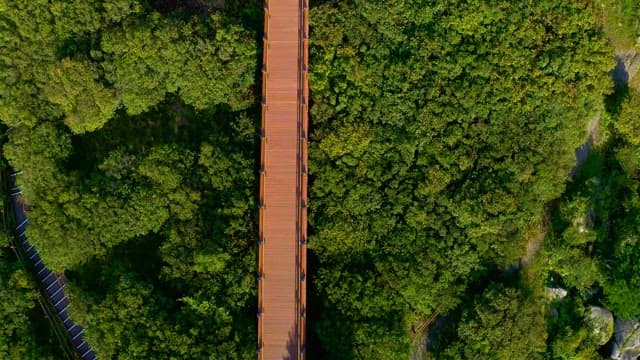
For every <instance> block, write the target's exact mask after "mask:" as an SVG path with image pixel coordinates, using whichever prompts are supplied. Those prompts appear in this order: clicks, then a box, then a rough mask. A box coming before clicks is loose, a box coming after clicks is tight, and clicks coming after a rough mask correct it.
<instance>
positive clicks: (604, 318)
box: [586, 306, 613, 345]
mask: <svg viewBox="0 0 640 360" xmlns="http://www.w3.org/2000/svg"><path fill="white" fill-rule="evenodd" d="M586 320H587V323H588V324H589V327H590V328H591V331H592V332H593V335H594V336H595V337H596V339H598V345H604V344H606V343H607V342H608V341H609V339H611V335H613V314H612V313H611V311H609V310H607V309H605V308H602V307H598V306H591V307H589V311H588V312H587V317H586Z"/></svg>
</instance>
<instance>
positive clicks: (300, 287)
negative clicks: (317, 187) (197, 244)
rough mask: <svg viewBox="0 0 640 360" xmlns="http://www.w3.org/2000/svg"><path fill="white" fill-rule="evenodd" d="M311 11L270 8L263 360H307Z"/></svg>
mask: <svg viewBox="0 0 640 360" xmlns="http://www.w3.org/2000/svg"><path fill="white" fill-rule="evenodd" d="M307 7H308V6H307V3H306V0H271V1H269V0H265V25H264V27H265V41H264V55H263V62H264V64H263V65H264V72H263V86H262V89H263V94H262V95H263V102H264V103H263V107H262V112H263V113H262V134H264V137H263V139H262V144H261V169H262V171H261V175H260V202H261V204H262V206H261V209H260V220H259V221H260V226H259V231H260V234H259V235H260V239H261V240H262V243H261V245H260V250H259V260H258V266H259V273H260V274H261V280H260V281H259V285H258V303H259V307H260V309H259V314H260V316H259V318H258V319H259V320H258V342H259V343H258V346H259V352H258V354H259V355H258V358H259V359H267V360H280V359H304V357H305V356H304V351H305V348H304V345H305V323H304V317H303V316H302V314H303V313H304V311H305V309H306V286H305V281H303V280H302V279H303V277H304V275H303V274H305V273H306V243H304V242H302V243H301V239H305V240H306V228H307V225H306V221H307V214H306V208H305V207H304V206H303V204H306V198H307V194H306V193H307V185H306V184H307V177H306V176H307V175H306V172H302V171H301V169H303V168H305V169H306V166H307V159H306V156H307V148H306V146H307V144H306V140H305V138H304V137H305V136H306V135H305V134H306V132H307V127H308V125H307V122H308V115H307V108H306V106H305V105H303V104H306V103H307V102H308V101H307V98H308V85H307V77H306V69H307V66H308V65H307V63H308V62H307V59H308V50H307V41H306V40H305V37H306V35H305V34H307V33H308V19H307V13H308V11H307ZM301 64H304V65H301Z"/></svg>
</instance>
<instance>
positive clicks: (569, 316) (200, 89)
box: [0, 0, 640, 360]
mask: <svg viewBox="0 0 640 360" xmlns="http://www.w3.org/2000/svg"><path fill="white" fill-rule="evenodd" d="M218 3H219V2H218V1H207V0H188V1H171V0H151V1H146V0H145V1H142V0H105V1H98V0H72V1H64V0H49V1H44V2H43V1H14V0H0V120H1V121H2V123H4V124H5V125H6V126H8V127H9V128H10V129H9V130H8V132H7V143H6V144H5V145H4V146H3V156H4V157H5V158H6V159H7V160H8V161H9V163H10V164H11V166H13V167H14V168H16V169H20V170H22V171H23V173H22V175H20V176H19V177H18V182H19V184H20V185H21V187H22V189H23V193H24V196H25V198H26V200H27V201H28V202H29V205H30V213H29V216H30V218H31V222H30V223H29V226H28V230H27V235H28V236H29V238H30V240H31V241H32V242H33V243H34V244H35V245H36V246H37V248H38V249H39V251H40V252H41V254H42V258H43V260H44V261H45V262H46V263H47V265H48V266H50V267H52V268H53V269H54V270H56V271H57V272H60V273H64V274H65V275H66V277H67V278H68V280H69V284H68V287H67V291H68V293H69V295H70V297H71V300H72V307H71V308H70V312H71V315H72V316H73V318H74V319H76V320H77V321H78V322H79V323H80V324H81V325H83V326H84V327H85V328H86V338H87V339H88V341H89V342H90V343H91V344H92V346H93V347H94V348H95V350H96V352H97V354H98V356H99V357H100V358H101V359H172V358H173V359H249V358H254V357H255V343H256V328H255V327H256V321H255V317H254V313H255V305H256V281H255V278H254V274H255V269H256V252H255V245H254V244H255V240H256V235H257V234H256V228H257V224H256V222H257V218H256V211H255V207H256V191H257V188H258V184H257V172H256V170H257V164H256V160H257V159H258V154H257V150H258V137H257V131H256V130H257V127H258V124H259V105H258V99H259V96H258V95H259V94H257V91H258V90H259V86H257V84H258V83H259V82H258V81H257V80H258V76H259V70H258V64H260V62H261V59H260V58H261V55H260V50H259V46H258V44H259V38H260V31H261V27H262V20H263V19H262V12H261V11H262V10H261V8H260V4H261V2H260V1H257V0H256V1H250V2H243V1H232V0H228V1H226V2H225V8H224V9H217V8H215V7H214V4H218ZM311 5H312V6H313V8H312V9H311V12H310V19H311V49H310V50H311V64H310V78H309V79H310V85H311V97H312V104H311V105H312V107H311V116H312V125H313V127H312V133H311V148H310V164H309V169H310V172H311V184H310V185H311V190H310V192H311V193H310V196H311V199H310V203H309V205H310V209H311V213H310V223H311V231H312V234H311V238H310V249H311V250H310V251H311V252H312V256H311V258H312V259H314V262H313V263H312V265H313V266H315V265H316V260H317V268H316V267H313V266H312V267H311V271H312V274H311V275H312V276H310V279H311V280H312V285H313V286H312V287H311V288H310V291H312V293H311V294H310V295H311V300H312V301H311V303H312V304H313V305H314V306H315V308H311V309H309V310H310V315H311V317H310V320H311V321H310V333H311V335H312V336H311V337H312V338H313V339H316V338H317V340H318V342H319V343H313V344H310V346H311V347H310V348H309V354H310V355H311V356H314V355H315V356H316V357H318V358H323V359H324V358H326V359H371V360H374V359H384V360H391V359H406V358H408V356H410V354H411V352H412V348H413V346H414V339H415V338H416V337H419V335H421V334H415V333H414V332H415V331H416V329H419V328H420V324H421V323H423V322H424V321H425V320H426V319H427V318H429V316H430V315H431V314H434V313H440V314H443V315H444V314H446V316H445V317H444V318H443V319H444V321H442V322H441V323H439V325H438V327H437V328H436V327H434V328H435V329H433V334H432V336H431V338H432V340H433V344H432V348H431V356H433V357H435V358H443V359H500V360H501V359H543V358H554V359H594V358H597V356H598V355H597V354H596V350H597V348H598V344H597V342H596V341H595V339H594V336H593V335H592V334H591V331H590V330H589V328H588V326H589V325H588V324H587V322H586V320H585V315H584V314H585V312H586V309H587V307H588V306H589V305H600V306H605V307H608V308H609V309H611V310H612V311H613V312H614V314H615V315H616V316H617V317H621V318H633V317H637V316H640V305H638V302H637V301H634V299H637V298H638V296H639V295H640V293H639V290H638V289H640V272H638V269H637V264H636V262H635V259H637V258H638V254H640V247H639V246H640V245H638V242H637V241H636V240H637V236H638V233H639V230H640V223H638V218H639V216H638V215H640V199H639V198H638V186H639V185H640V183H639V180H638V179H639V177H638V169H639V168H640V161H639V160H638V159H639V158H640V150H639V149H640V148H639V146H640V123H639V122H638V117H639V116H640V113H639V111H640V110H638V109H640V96H639V95H638V94H635V93H618V95H617V97H616V100H612V101H611V103H610V104H609V107H608V108H607V112H606V113H605V114H604V115H602V117H603V119H604V120H603V121H604V126H603V128H606V129H607V131H606V135H607V137H606V141H605V142H603V143H602V144H600V145H598V147H597V149H596V150H597V151H596V153H595V155H593V156H592V157H591V158H590V159H589V160H588V162H587V164H585V165H584V169H583V170H582V171H581V172H579V173H578V176H577V177H575V178H574V179H573V180H572V182H570V183H569V185H568V188H567V191H566V192H565V184H566V183H567V180H568V179H569V178H570V176H569V174H570V173H571V171H572V168H573V167H574V165H575V154H574V151H575V149H576V148H577V147H578V146H579V145H580V144H581V143H582V142H583V141H584V138H585V136H586V130H587V127H588V124H589V122H590V121H591V120H592V119H594V118H595V117H597V116H599V115H601V114H602V113H603V111H604V104H603V99H604V97H605V95H607V94H608V93H609V92H610V91H611V90H612V83H611V81H610V79H609V75H608V72H609V70H610V69H611V68H612V67H613V65H614V62H613V59H612V48H611V47H610V45H609V44H608V43H607V35H605V34H604V33H603V29H604V30H607V31H608V37H609V38H611V39H613V43H614V45H619V44H620V43H616V41H618V42H620V41H623V40H620V39H624V41H627V42H629V41H632V40H633V39H634V37H636V36H638V35H639V34H638V29H637V27H636V25H635V24H636V23H637V17H638V15H639V14H638V11H639V10H638V7H637V6H636V4H635V2H634V1H621V2H616V1H609V0H601V1H600V0H597V1H596V0H567V1H552V0H544V1H528V0H527V1H509V0H490V1H480V0H470V1H467V0H465V1H462V0H447V1H444V0H412V1H381V0H368V1H365V0H351V1H338V0H327V1H316V2H314V1H311ZM616 24H620V25H619V26H618V25H616ZM613 25H616V26H617V27H615V26H613ZM630 39H631V40H630ZM559 197H561V198H560V200H558V201H557V202H555V203H553V204H555V207H553V206H552V208H553V209H554V211H553V216H552V221H551V222H550V224H549V230H550V232H549V235H548V236H547V238H546V239H545V242H544V245H542V247H541V249H540V252H539V254H538V256H537V257H536V258H535V259H529V260H531V262H530V263H529V264H528V265H527V266H526V267H525V269H524V270H522V271H517V269H516V268H515V267H514V268H512V269H511V270H508V271H507V270H505V269H508V268H509V266H510V265H511V264H515V263H517V261H518V259H520V258H523V257H525V254H526V253H527V245H531V244H532V243H535V239H536V238H537V237H538V235H539V233H540V231H539V230H540V229H539V227H540V225H541V224H542V223H543V221H542V218H544V216H543V214H544V212H545V206H547V205H548V204H549V202H551V201H553V200H554V199H558V198H559ZM528 255H531V254H527V256H528ZM6 259H8V258H7V257H4V258H2V259H0V281H1V282H2V284H3V287H2V288H0V299H4V300H3V303H5V304H9V306H6V307H5V309H4V312H3V313H2V314H1V315H2V317H1V319H3V320H4V319H5V318H7V319H10V321H6V322H3V324H2V327H1V329H2V330H1V331H3V332H2V333H0V358H3V359H4V358H8V359H13V358H16V359H22V358H25V359H30V358H38V359H40V358H44V359H46V358H58V357H59V356H58V355H59V354H57V353H55V348H54V345H52V344H53V338H52V337H51V336H50V334H47V330H46V328H43V326H42V325H41V322H42V319H41V318H40V322H38V321H31V320H36V318H37V317H38V315H39V314H38V312H37V311H36V310H37V309H36V304H37V303H35V302H34V299H35V295H34V293H33V292H32V291H31V288H30V287H29V286H27V283H26V279H27V276H26V274H25V273H24V272H23V270H19V269H18V267H17V265H16V264H14V263H13V262H11V261H7V260H6ZM551 285H553V286H562V287H564V288H566V289H567V290H568V291H569V295H568V297H567V299H566V300H565V301H562V302H560V301H554V300H550V299H549V298H548V297H545V295H544V294H545V286H551ZM316 305H317V306H316ZM47 335H49V337H48V338H47ZM314 346H315V347H314Z"/></svg>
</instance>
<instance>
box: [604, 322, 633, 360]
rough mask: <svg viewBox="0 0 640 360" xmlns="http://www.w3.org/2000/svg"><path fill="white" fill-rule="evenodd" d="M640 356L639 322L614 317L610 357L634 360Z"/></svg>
mask: <svg viewBox="0 0 640 360" xmlns="http://www.w3.org/2000/svg"><path fill="white" fill-rule="evenodd" d="M638 356H640V323H639V322H638V321H632V320H620V319H616V321H615V325H614V338H613V349H612V351H611V358H612V359H615V360H636V359H637V358H638Z"/></svg>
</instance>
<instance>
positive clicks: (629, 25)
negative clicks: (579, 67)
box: [596, 0, 640, 49]
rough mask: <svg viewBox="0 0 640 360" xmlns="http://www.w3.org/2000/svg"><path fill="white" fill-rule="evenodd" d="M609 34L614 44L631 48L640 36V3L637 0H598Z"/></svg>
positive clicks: (618, 46) (621, 47)
mask: <svg viewBox="0 0 640 360" xmlns="http://www.w3.org/2000/svg"><path fill="white" fill-rule="evenodd" d="M596 4H597V5H598V6H599V7H600V16H601V18H602V22H603V25H604V27H605V29H606V31H607V35H608V36H609V38H610V39H611V42H612V44H613V45H614V46H616V47H617V48H619V49H629V48H632V47H633V46H634V45H635V44H637V43H638V40H636V39H637V38H640V23H639V22H638V18H640V3H638V2H637V1H635V0H596Z"/></svg>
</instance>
